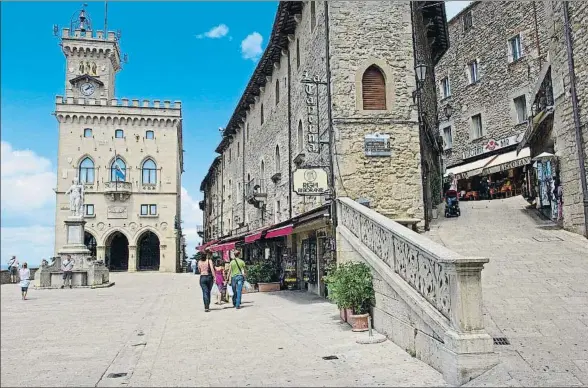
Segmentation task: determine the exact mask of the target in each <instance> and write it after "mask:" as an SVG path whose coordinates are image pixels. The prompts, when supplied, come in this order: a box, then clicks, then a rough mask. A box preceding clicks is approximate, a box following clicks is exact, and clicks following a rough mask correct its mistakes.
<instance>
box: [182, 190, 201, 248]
mask: <svg viewBox="0 0 588 388" xmlns="http://www.w3.org/2000/svg"><path fill="white" fill-rule="evenodd" d="M182 221H184V222H183V223H182V232H183V233H184V234H185V235H186V244H187V247H186V254H187V255H188V257H190V256H192V255H193V254H194V252H195V248H196V246H198V245H200V241H201V240H202V239H201V238H200V236H198V233H197V230H196V226H200V225H202V210H200V208H199V207H198V201H197V200H195V199H194V198H192V197H191V196H190V194H188V190H186V189H185V188H184V187H182Z"/></svg>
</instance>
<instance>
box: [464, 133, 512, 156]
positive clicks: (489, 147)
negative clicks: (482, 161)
mask: <svg viewBox="0 0 588 388" xmlns="http://www.w3.org/2000/svg"><path fill="white" fill-rule="evenodd" d="M523 136H524V133H520V134H518V135H512V136H509V137H505V138H504V139H500V140H494V139H490V140H489V141H488V143H486V144H479V145H476V146H474V147H472V148H470V149H469V150H467V151H465V152H464V153H463V155H462V157H463V159H469V158H473V157H475V156H478V155H482V154H485V153H488V152H492V151H495V150H498V149H501V148H505V147H508V146H511V145H515V144H518V143H520V141H521V140H522V139H523Z"/></svg>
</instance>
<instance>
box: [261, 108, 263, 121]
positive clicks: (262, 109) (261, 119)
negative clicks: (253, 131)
mask: <svg viewBox="0 0 588 388" xmlns="http://www.w3.org/2000/svg"><path fill="white" fill-rule="evenodd" d="M261 125H263V104H261Z"/></svg>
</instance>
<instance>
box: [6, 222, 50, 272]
mask: <svg viewBox="0 0 588 388" xmlns="http://www.w3.org/2000/svg"><path fill="white" fill-rule="evenodd" d="M0 233H1V234H0V243H1V244H2V264H6V263H7V262H8V260H9V259H10V257H12V256H13V255H14V256H16V257H17V258H18V261H19V262H21V263H23V262H25V261H26V262H27V263H28V264H30V265H32V266H35V267H36V266H38V265H39V264H40V263H41V260H43V259H48V258H49V257H52V256H53V246H54V244H55V230H54V228H53V227H52V226H40V225H31V226H19V227H4V226H2V227H1V228H0Z"/></svg>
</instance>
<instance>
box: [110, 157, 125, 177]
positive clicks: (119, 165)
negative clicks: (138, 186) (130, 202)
mask: <svg viewBox="0 0 588 388" xmlns="http://www.w3.org/2000/svg"><path fill="white" fill-rule="evenodd" d="M126 180H127V164H126V163H125V161H124V160H122V159H121V158H119V157H117V158H116V159H115V160H114V161H113V162H112V164H111V165H110V181H111V182H125V181H126Z"/></svg>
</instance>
